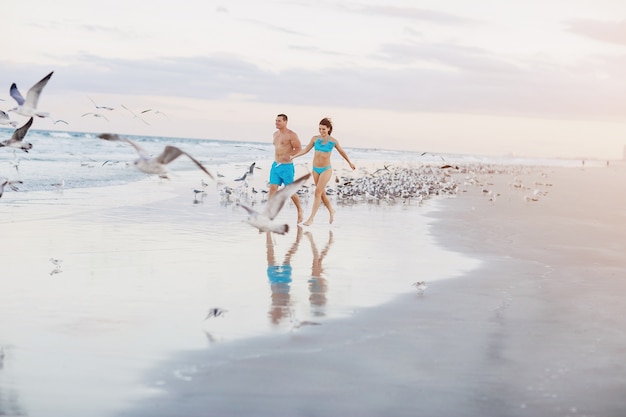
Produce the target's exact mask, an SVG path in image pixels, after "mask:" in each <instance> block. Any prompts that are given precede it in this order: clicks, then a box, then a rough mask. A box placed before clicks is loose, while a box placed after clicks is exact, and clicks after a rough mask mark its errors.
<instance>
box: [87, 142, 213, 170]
mask: <svg viewBox="0 0 626 417" xmlns="http://www.w3.org/2000/svg"><path fill="white" fill-rule="evenodd" d="M98 137H99V138H100V139H104V140H110V141H122V142H126V143H128V144H130V145H132V147H133V148H135V150H136V151H137V153H138V154H139V158H137V159H136V160H135V166H136V167H137V169H139V170H140V171H141V172H144V173H146V174H156V175H158V176H159V178H164V179H169V177H168V176H167V167H166V166H167V164H169V163H170V162H172V161H173V160H175V159H176V158H178V157H179V156H181V155H185V156H187V157H188V158H189V159H191V161H192V162H193V163H194V164H196V165H197V166H198V168H200V169H201V170H202V171H204V172H205V174H207V175H208V176H209V177H211V179H214V178H213V175H212V174H211V173H210V172H209V171H208V170H207V169H206V168H205V167H204V166H203V165H202V164H201V163H200V162H199V161H198V160H196V159H195V158H194V157H192V156H191V155H189V154H188V153H187V152H185V151H183V150H181V149H179V148H177V147H176V146H170V145H167V146H166V147H165V149H163V152H161V154H160V155H158V156H156V157H152V156H150V154H149V153H148V152H147V151H146V150H145V149H143V148H142V147H141V146H139V145H138V144H136V143H135V142H133V141H132V140H130V139H128V138H125V137H121V136H119V135H116V134H114V133H102V134H100V135H98Z"/></svg>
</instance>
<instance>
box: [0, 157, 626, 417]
mask: <svg viewBox="0 0 626 417" xmlns="http://www.w3.org/2000/svg"><path fill="white" fill-rule="evenodd" d="M356 162H357V164H358V161H356ZM258 165H259V166H260V169H259V171H258V172H256V173H255V174H254V175H255V183H254V184H262V183H263V181H264V178H265V177H266V173H267V164H266V163H261V164H258ZM439 165H441V164H439ZM378 166H379V167H382V166H383V164H378ZM220 169H221V172H222V173H226V174H227V176H228V178H235V174H236V173H237V172H238V171H237V170H238V169H240V167H233V166H229V167H220ZM335 169H336V170H337V172H338V173H339V174H341V173H343V172H344V171H343V170H344V169H345V167H342V166H341V165H340V164H337V166H336V168H335ZM438 169H439V168H438ZM227 170H230V171H227ZM297 170H298V172H306V171H307V167H306V166H297ZM369 170H370V172H371V171H372V168H369ZM441 173H442V175H445V178H448V180H449V181H452V180H454V181H455V182H456V183H457V184H458V190H457V193H456V195H455V196H446V197H441V198H434V197H433V198H430V199H427V200H425V201H423V202H421V203H411V202H409V203H405V204H403V203H395V204H390V203H388V202H387V203H386V202H378V203H360V204H337V205H336V206H335V208H336V210H337V214H336V216H335V218H336V220H335V223H334V224H333V225H328V224H327V219H328V217H327V215H328V213H327V212H326V211H325V210H324V209H321V210H320V212H319V214H318V217H317V219H316V223H315V224H314V225H313V226H311V227H306V228H299V227H297V226H296V225H295V209H294V208H293V207H292V206H288V207H285V208H284V209H283V211H281V213H280V217H281V218H284V219H285V222H287V223H289V224H290V226H291V227H290V229H291V230H290V231H289V232H288V233H287V234H286V235H284V236H278V235H274V236H270V239H269V240H268V237H267V236H266V234H264V233H258V231H256V230H255V229H253V228H252V227H251V226H250V225H247V224H245V222H243V220H244V219H245V214H244V211H243V210H242V209H241V208H240V207H237V206H236V204H232V203H231V204H229V203H228V202H225V200H224V196H223V195H221V194H220V190H223V188H219V187H216V186H215V185H213V184H212V185H211V187H207V189H206V190H205V192H206V193H205V194H198V193H194V192H193V191H192V190H193V189H195V188H197V187H198V186H199V184H200V179H201V176H200V175H199V173H198V172H185V173H180V174H178V175H176V176H174V178H173V180H172V181H169V182H165V181H158V180H155V179H146V180H142V181H139V182H135V183H130V184H124V185H118V186H112V187H101V188H88V189H75V190H65V191H62V192H57V193H55V192H50V191H46V192H33V193H23V194H21V193H13V192H11V191H9V192H7V193H6V194H5V195H4V196H3V197H2V200H0V203H2V205H1V206H0V210H1V212H2V221H1V222H2V223H1V227H2V236H3V241H4V242H12V243H11V249H10V250H9V251H7V250H5V251H4V252H3V253H2V255H0V260H1V261H2V265H3V273H2V278H0V280H1V283H2V285H3V288H4V290H3V292H2V295H1V296H0V306H2V307H0V310H1V313H2V314H1V315H0V326H1V328H2V329H3V334H2V336H1V337H2V338H1V339H0V346H2V347H3V352H4V358H3V361H2V364H3V366H2V369H0V389H1V390H0V411H1V413H0V414H2V415H29V416H40V415H41V416H66V417H67V416H74V415H76V416H79V415H80V416H82V415H90V416H100V415H101V416H207V415H209V416H213V415H215V416H224V415H228V416H252V415H254V416H334V415H359V416H415V415H424V416H441V415H454V416H484V415H494V416H539V415H541V416H568V415H576V416H582V415H585V416H623V415H625V414H626V400H625V399H624V398H623V395H622V394H623V393H624V392H626V372H624V365H623V363H624V362H625V359H626V350H624V346H626V333H625V330H624V329H626V326H625V324H626V323H625V322H626V318H624V316H623V314H621V313H622V312H623V307H622V305H621V303H620V301H621V300H620V298H621V295H622V294H623V291H624V290H626V280H625V279H624V277H625V276H626V274H625V272H626V261H625V260H624V259H623V253H624V252H625V249H626V240H625V239H624V238H623V236H624V234H625V233H624V232H626V226H624V224H625V220H626V209H625V207H626V196H624V195H623V193H621V191H620V190H621V189H622V188H623V184H624V180H625V179H626V167H624V166H623V165H620V164H612V165H611V166H610V167H604V166H595V167H594V166H589V164H588V165H587V166H586V167H584V168H583V167H568V168H564V167H555V166H550V167H541V166H524V167H520V166H507V165H489V164H468V165H467V166H458V167H455V166H452V167H449V168H445V169H443V170H441ZM354 175H355V177H356V176H358V175H360V174H359V173H355V174H354ZM230 184H231V185H233V186H236V185H237V184H236V183H233V182H232V181H231V182H230ZM251 186H252V185H251ZM259 194H261V193H259ZM255 198H258V199H259V200H258V202H257V203H255V204H258V205H259V207H261V206H262V204H263V201H262V198H263V197H262V196H261V195H257V196H256V197H255ZM5 199H6V200H5ZM198 199H200V200H198ZM309 205H310V203H309V202H306V203H305V211H306V210H307V208H308V207H309ZM270 247H271V249H272V250H273V253H271V252H270V251H269V248H270ZM294 248H295V249H294ZM322 253H323V255H322ZM272 255H273V256H272ZM287 255H289V257H288V256H287ZM320 255H321V256H323V260H321V261H320V259H319V258H320ZM272 258H273V259H272ZM52 259H59V260H62V262H61V263H60V266H59V265H55V264H54V263H53V262H52ZM287 259H288V261H287ZM315 260H317V261H318V264H317V265H316V264H314V261H315ZM285 264H289V265H290V269H291V276H290V279H289V280H288V281H286V282H280V281H276V282H274V281H271V280H270V279H268V275H267V273H268V267H269V266H271V265H280V266H281V267H284V266H285ZM316 267H317V270H316V269H315V268H316ZM416 281H425V282H426V284H427V288H426V290H425V291H424V293H423V294H420V293H419V292H418V290H417V289H416V288H415V287H413V286H412V284H413V283H415V282H416ZM214 308H219V309H221V310H223V311H224V314H222V315H220V316H219V317H207V313H208V312H209V311H211V309H214Z"/></svg>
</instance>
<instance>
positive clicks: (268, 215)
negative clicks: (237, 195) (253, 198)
mask: <svg viewBox="0 0 626 417" xmlns="http://www.w3.org/2000/svg"><path fill="white" fill-rule="evenodd" d="M310 176H311V173H310V172H309V173H308V174H306V175H303V176H302V177H300V178H298V179H296V180H295V181H294V182H292V183H291V184H289V185H286V186H285V187H284V188H282V189H280V190H278V191H277V192H276V193H275V194H274V195H273V196H272V197H270V199H269V200H267V203H266V204H265V206H264V207H263V210H262V211H261V212H258V211H256V210H255V209H253V208H252V207H249V206H247V205H245V204H242V203H239V206H241V207H243V208H244V209H245V210H246V211H247V212H248V218H247V219H246V222H247V223H248V224H250V225H252V226H254V227H256V228H257V229H259V232H274V233H278V234H279V235H284V234H285V233H287V232H288V231H289V225H288V224H286V223H282V224H281V223H277V222H275V221H274V219H275V218H276V216H277V215H278V213H279V212H280V210H281V209H282V208H283V206H284V205H285V202H286V201H287V199H289V198H291V196H292V195H294V194H295V193H296V192H297V191H298V189H299V188H300V187H301V186H302V185H303V184H304V183H305V182H306V180H307V179H309V177H310Z"/></svg>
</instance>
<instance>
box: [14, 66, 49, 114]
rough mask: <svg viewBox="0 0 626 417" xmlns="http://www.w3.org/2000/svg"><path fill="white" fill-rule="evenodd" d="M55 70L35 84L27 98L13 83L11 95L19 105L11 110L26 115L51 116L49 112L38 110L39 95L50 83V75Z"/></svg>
mask: <svg viewBox="0 0 626 417" xmlns="http://www.w3.org/2000/svg"><path fill="white" fill-rule="evenodd" d="M52 74H54V71H52V72H51V73H50V74H48V75H46V76H45V77H43V78H42V79H41V80H39V82H38V83H37V84H35V85H33V86H32V87H31V88H30V89H29V90H28V93H26V100H24V97H22V94H20V90H18V89H17V85H15V83H13V84H11V89H10V90H9V92H10V94H11V97H13V99H15V101H17V107H14V108H12V109H11V110H10V111H14V112H15V113H17V114H19V115H21V116H26V117H33V116H37V117H49V116H50V114H49V113H44V112H40V111H38V110H37V103H38V102H39V95H40V94H41V91H42V90H43V88H44V87H45V86H46V84H48V81H49V80H50V77H52Z"/></svg>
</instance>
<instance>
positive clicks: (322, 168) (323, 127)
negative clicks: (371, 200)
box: [291, 117, 356, 226]
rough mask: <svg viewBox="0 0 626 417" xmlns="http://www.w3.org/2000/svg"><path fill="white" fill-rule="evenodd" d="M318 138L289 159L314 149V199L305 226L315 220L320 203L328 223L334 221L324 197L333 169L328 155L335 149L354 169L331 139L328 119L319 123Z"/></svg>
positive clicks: (312, 139)
mask: <svg viewBox="0 0 626 417" xmlns="http://www.w3.org/2000/svg"><path fill="white" fill-rule="evenodd" d="M319 132H320V134H319V136H313V137H312V138H311V141H310V142H309V144H308V145H307V146H306V147H305V148H304V149H302V150H301V151H300V152H298V153H296V154H295V155H293V156H292V157H291V159H294V158H297V157H299V156H302V155H305V154H306V153H308V152H309V151H310V150H311V149H315V155H314V156H313V181H314V182H315V199H314V200H313V209H312V210H311V215H310V216H309V218H308V219H307V221H305V222H304V223H303V224H304V225H305V226H310V225H311V224H313V220H314V219H315V215H316V214H317V210H318V209H319V208H320V205H321V204H322V201H323V202H324V205H325V206H326V208H327V209H328V213H329V214H330V223H332V222H333V220H334V217H333V216H334V214H335V211H334V210H333V208H332V206H331V205H330V199H329V198H328V196H326V184H328V181H330V178H331V177H332V175H333V168H332V166H331V165H330V155H331V153H332V151H333V149H334V148H336V149H337V152H339V155H341V156H342V157H343V159H345V160H346V162H347V163H348V164H349V165H350V168H352V169H353V170H354V169H356V167H355V166H354V164H353V163H352V162H350V158H348V155H346V153H345V152H344V150H343V148H342V147H341V145H339V141H338V140H337V139H335V138H333V137H332V136H331V135H330V134H331V133H332V132H333V124H332V122H331V121H330V119H329V118H327V117H325V118H323V119H322V120H321V121H320V126H319Z"/></svg>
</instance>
